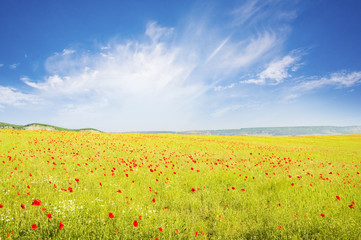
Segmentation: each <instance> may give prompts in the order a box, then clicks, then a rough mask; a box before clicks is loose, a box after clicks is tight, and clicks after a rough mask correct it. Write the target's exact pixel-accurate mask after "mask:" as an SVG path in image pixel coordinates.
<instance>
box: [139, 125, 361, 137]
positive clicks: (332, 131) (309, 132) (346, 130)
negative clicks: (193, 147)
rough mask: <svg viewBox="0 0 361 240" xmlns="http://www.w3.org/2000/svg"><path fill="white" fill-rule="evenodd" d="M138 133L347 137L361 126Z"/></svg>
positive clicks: (356, 131)
mask: <svg viewBox="0 0 361 240" xmlns="http://www.w3.org/2000/svg"><path fill="white" fill-rule="evenodd" d="M137 133H153V134H159V133H172V134H189V135H194V134H196V135H221V136H224V135H228V136H314V135H347V134H361V126H346V127H335V126H311V127H264V128H240V129H224V130H194V131H181V132H176V131H152V132H137Z"/></svg>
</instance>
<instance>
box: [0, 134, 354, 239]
mask: <svg viewBox="0 0 361 240" xmlns="http://www.w3.org/2000/svg"><path fill="white" fill-rule="evenodd" d="M0 141H1V142H0V165H1V167H0V176H1V181H0V182H1V183H0V204H3V205H4V207H3V208H2V209H0V218H1V220H3V221H0V237H2V238H5V236H6V235H7V234H10V232H14V235H13V236H14V238H19V237H21V238H22V239H35V238H37V239H49V238H53V239H76V238H79V239H89V238H98V239H114V238H118V237H120V238H122V239H155V238H156V237H158V238H159V239H193V238H194V239H195V238H196V236H195V234H196V232H197V233H198V234H199V235H200V236H201V237H206V238H208V239H290V238H292V239H332V238H340V239H357V238H359V236H360V234H361V226H360V224H359V223H360V222H361V208H360V203H361V196H360V194H359V193H360V188H361V184H360V180H361V177H360V174H357V172H360V170H361V168H360V166H361V159H360V156H361V135H349V136H317V137H220V136H187V135H168V134H164V135H162V134H161V135H142V134H101V135H99V134H91V133H73V132H44V131H40V132H39V131H38V132H33V131H26V132H25V131H15V130H2V131H0ZM9 156H10V157H11V159H9ZM15 168H16V169H15ZM151 170H152V171H151ZM198 170H199V171H198ZM30 173H31V176H30ZM75 178H77V179H79V180H80V181H79V182H76V181H75ZM133 181H134V182H133ZM50 182H51V183H50ZM100 183H102V185H100ZM292 183H293V184H294V185H293V186H292V185H291V184H292ZM54 184H55V185H56V186H57V188H55V185H54ZM70 184H71V185H70ZM12 185H14V187H12ZM27 186H29V187H30V188H28V187H27ZM69 187H72V189H73V192H69V191H63V190H61V189H68V188H69ZM232 187H234V188H235V189H234V190H233V189H232ZM192 188H194V189H195V191H194V192H191V189H192ZM242 189H244V190H245V191H242ZM118 190H121V192H122V193H118V192H117V191H118ZM17 192H19V194H20V195H17ZM27 192H29V193H30V196H28V195H27V194H26V193H27ZM336 196H340V198H341V200H337V199H336ZM33 198H39V199H41V201H42V206H44V207H45V208H46V209H47V210H46V211H42V210H41V209H40V208H41V207H36V206H32V205H31V203H32V199H33ZM152 199H154V200H155V202H154V203H153V202H152ZM352 201H354V202H355V205H354V208H353V209H351V208H350V207H349V205H351V204H352ZM21 203H23V204H25V205H26V209H25V210H22V209H21V208H20V204H21ZM165 207H167V209H165ZM109 212H112V213H113V214H114V216H115V217H114V218H113V219H110V218H109V216H108V214H109ZM48 213H52V215H53V217H54V219H51V220H50V219H48V218H47V217H46V216H45V215H46V214H48ZM321 213H322V214H325V217H322V216H321ZM140 215H141V216H142V219H141V220H140V219H139V216H140ZM135 220H137V221H138V222H139V226H138V227H137V228H135V227H134V226H133V222H134V221H135ZM60 221H62V222H63V223H64V225H65V227H64V229H63V230H62V231H60V230H59V229H58V226H59V222H60ZM32 224H37V225H38V226H39V227H38V229H35V230H31V225H32ZM160 227H162V229H163V232H161V231H160V230H159V228H160ZM280 228H282V229H280ZM175 229H178V230H179V233H176V231H175ZM116 231H119V232H116ZM203 233H204V235H205V236H203ZM10 235H11V234H10Z"/></svg>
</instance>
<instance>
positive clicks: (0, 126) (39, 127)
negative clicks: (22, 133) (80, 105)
mask: <svg viewBox="0 0 361 240" xmlns="http://www.w3.org/2000/svg"><path fill="white" fill-rule="evenodd" d="M0 129H18V130H48V131H69V132H98V133H100V132H102V131H99V130H98V129H94V128H81V129H68V128H61V127H57V126H52V125H48V124H42V123H30V124H27V125H15V124H9V123H3V122H0Z"/></svg>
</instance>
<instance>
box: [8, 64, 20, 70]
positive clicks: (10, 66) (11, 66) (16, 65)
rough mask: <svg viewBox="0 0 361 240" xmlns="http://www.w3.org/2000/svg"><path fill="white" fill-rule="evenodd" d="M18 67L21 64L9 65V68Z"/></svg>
mask: <svg viewBox="0 0 361 240" xmlns="http://www.w3.org/2000/svg"><path fill="white" fill-rule="evenodd" d="M18 66H19V63H14V64H11V65H9V68H10V69H16V68H17V67H18Z"/></svg>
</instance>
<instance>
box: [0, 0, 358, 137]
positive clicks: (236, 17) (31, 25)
mask: <svg viewBox="0 0 361 240" xmlns="http://www.w3.org/2000/svg"><path fill="white" fill-rule="evenodd" d="M360 12H361V2H360V1H358V0H353V1H352V0H346V1H336V0H335V1H333V0H312V1H311V0H309V1H295V0H290V1H281V0H262V1H261V0H259V1H257V0H252V1H246V0H244V1H241V0H239V1H235V0H234V1H231V0H219V1H212V0H207V1H190V0H189V1H187V0H183V1H137V0H132V1H115V0H113V1H110V0H106V1H100V0H91V1H89V0H87V1H85V0H84V1H83V0H77V1H70V0H63V1H60V0H48V1H40V0H34V1H26V0H22V1H21V0H3V1H1V2H0V32H1V38H0V121H1V122H8V123H14V124H27V123H32V122H40V123H47V124H54V125H57V126H61V127H67V128H81V127H94V128H98V129H101V130H104V131H109V132H120V131H143V130H192V129H193V130H194V129H231V128H244V127H277V126H320V125H335V126H346V125H361V104H360V103H361V57H360V56H361V46H360V43H361V25H360V22H361V14H360Z"/></svg>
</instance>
